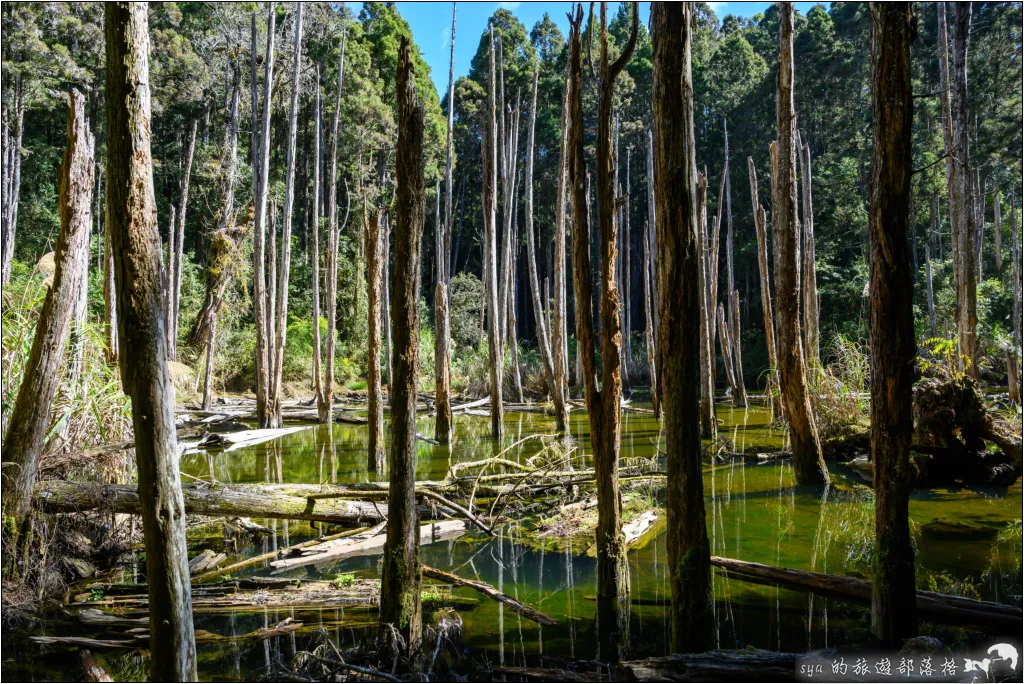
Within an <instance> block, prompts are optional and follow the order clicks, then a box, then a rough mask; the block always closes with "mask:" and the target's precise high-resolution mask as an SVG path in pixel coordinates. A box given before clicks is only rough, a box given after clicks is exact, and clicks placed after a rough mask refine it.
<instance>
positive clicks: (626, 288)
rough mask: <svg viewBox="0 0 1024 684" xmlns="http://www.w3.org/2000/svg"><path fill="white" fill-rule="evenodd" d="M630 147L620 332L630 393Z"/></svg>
mask: <svg viewBox="0 0 1024 684" xmlns="http://www.w3.org/2000/svg"><path fill="white" fill-rule="evenodd" d="M632 150H633V148H632V147H627V148H626V194H625V196H624V197H623V205H622V216H623V219H622V290H623V292H622V311H623V314H624V316H623V319H624V321H625V322H624V323H623V331H622V355H623V357H624V359H625V362H624V365H623V368H624V369H625V370H626V371H627V373H626V376H625V377H624V378H623V383H624V384H625V388H626V392H627V393H628V392H629V391H630V377H632V373H633V371H632V366H633V306H632V297H631V296H630V289H631V288H630V285H631V284H632V281H633V265H632V262H631V261H630V254H629V251H630V246H631V244H632V239H631V238H630V234H629V233H630V230H629V221H630V214H629V210H630V206H629V196H630V177H629V164H630V161H631V158H632V156H633V152H632Z"/></svg>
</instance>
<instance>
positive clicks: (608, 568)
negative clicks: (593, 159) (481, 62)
mask: <svg viewBox="0 0 1024 684" xmlns="http://www.w3.org/2000/svg"><path fill="white" fill-rule="evenodd" d="M632 10H633V21H632V29H631V31H630V37H629V39H628V41H627V42H626V45H625V46H624V47H623V50H622V53H621V54H620V55H619V57H618V58H617V59H616V60H615V61H614V62H610V60H609V54H608V29H607V24H606V14H607V7H606V5H604V4H602V5H601V20H600V26H598V25H595V24H594V21H593V13H591V17H590V26H589V29H588V30H589V31H590V32H593V31H597V30H600V38H599V46H600V61H599V64H600V67H599V74H598V84H597V86H598V115H597V188H596V194H597V202H598V211H599V213H600V243H599V246H600V253H601V263H600V266H601V268H600V273H601V301H600V303H601V318H602V319H603V325H602V330H601V386H600V388H599V387H598V385H597V363H596V359H595V355H594V326H593V311H592V306H591V304H590V302H591V297H592V291H591V283H590V277H591V274H590V246H589V236H590V217H589V211H588V205H587V199H588V198H587V190H588V187H587V185H588V184H587V182H586V165H585V161H584V153H583V128H584V123H583V102H582V89H583V85H582V78H583V62H582V42H583V41H582V32H581V29H582V26H581V25H582V22H583V8H582V6H580V7H579V9H578V11H577V13H576V15H575V16H574V17H573V19H572V21H571V27H570V40H569V44H570V60H571V81H572V85H571V95H570V108H569V111H570V125H569V149H570V163H569V174H570V175H569V177H570V181H571V185H572V197H573V262H574V263H573V266H574V271H575V273H574V280H575V291H576V337H577V340H578V341H579V347H580V352H579V353H580V354H581V356H582V360H583V376H584V377H583V380H582V383H581V384H582V385H583V389H584V396H585V399H586V403H587V412H588V414H589V419H590V430H591V440H592V441H591V443H592V444H593V446H594V467H595V470H596V474H597V477H596V481H597V502H598V503H597V509H598V522H597V549H598V552H597V554H598V556H597V558H598V560H597V631H598V657H599V658H600V659H602V660H605V661H608V662H614V661H617V660H618V659H619V658H620V657H621V656H622V651H623V648H624V647H625V641H626V635H625V633H624V632H625V629H626V628H628V625H627V624H624V623H623V622H622V620H623V611H622V601H623V600H625V599H624V597H626V596H628V594H629V575H628V566H627V565H626V563H625V544H624V541H623V538H622V510H621V499H620V492H619V466H618V460H619V438H620V434H619V429H620V426H619V411H620V408H619V402H620V398H621V394H622V381H621V376H620V369H621V364H622V361H621V356H620V340H621V334H622V331H621V329H620V325H619V306H620V302H619V292H618V287H617V285H616V282H615V261H616V259H615V249H616V243H617V231H618V226H617V221H616V217H615V193H614V185H613V182H614V178H613V170H612V163H613V159H612V149H611V144H612V128H611V126H612V116H611V114H612V102H613V99H614V92H615V78H616V77H617V76H618V74H619V73H620V72H621V71H622V69H623V68H624V67H625V65H626V63H627V62H628V61H629V59H630V57H631V56H632V54H633V49H634V47H635V46H636V35H637V25H638V19H637V14H638V7H637V3H633V4H632Z"/></svg>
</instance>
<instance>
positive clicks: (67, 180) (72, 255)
mask: <svg viewBox="0 0 1024 684" xmlns="http://www.w3.org/2000/svg"><path fill="white" fill-rule="evenodd" d="M68 105H69V106H68V140H67V146H66V147H65V148H64V158H63V160H62V161H61V165H60V170H59V174H58V184H59V193H60V233H59V234H58V236H57V247H56V250H55V253H54V262H55V269H54V273H53V284H52V285H51V286H50V291H49V292H47V293H46V301H45V302H44V304H43V309H42V311H41V312H40V314H39V320H38V322H37V323H36V334H35V337H34V338H33V339H32V351H31V352H30V354H29V358H28V362H27V363H26V364H25V373H24V375H23V380H22V383H21V387H20V388H19V389H18V398H17V399H16V400H15V403H14V410H13V411H12V412H11V415H10V418H9V420H8V423H7V425H8V428H7V435H6V436H5V437H4V475H3V478H2V479H3V499H4V513H5V516H9V517H11V518H13V529H14V531H15V537H16V539H17V540H18V542H17V543H16V544H15V547H18V546H21V545H23V544H27V543H28V542H30V541H31V540H30V539H28V525H27V523H28V517H29V511H30V509H31V504H32V488H33V486H34V485H35V483H36V473H37V468H38V464H39V456H40V455H41V454H42V451H43V442H44V439H45V437H46V429H47V428H48V427H49V425H50V405H51V403H52V402H53V395H54V393H55V392H56V391H57V381H58V376H59V370H60V362H61V357H62V356H63V354H64V346H65V344H66V342H67V339H68V332H69V331H70V330H71V323H72V318H73V316H74V312H75V308H76V306H77V304H78V300H79V291H80V289H81V286H82V284H83V282H84V279H85V277H86V273H88V269H89V237H90V231H91V227H92V186H93V173H94V165H93V136H92V133H90V132H89V127H88V126H87V125H86V121H85V98H84V97H83V95H82V94H81V93H80V92H78V91H77V90H72V91H71V93H70V97H69V103H68ZM6 524H7V523H6V522H5V525H6Z"/></svg>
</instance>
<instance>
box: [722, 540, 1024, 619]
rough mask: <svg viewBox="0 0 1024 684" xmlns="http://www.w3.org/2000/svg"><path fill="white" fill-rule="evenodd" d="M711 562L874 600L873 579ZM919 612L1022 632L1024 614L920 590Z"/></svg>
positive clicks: (739, 572) (742, 573) (735, 571)
mask: <svg viewBox="0 0 1024 684" xmlns="http://www.w3.org/2000/svg"><path fill="white" fill-rule="evenodd" d="M711 565H713V566H715V567H718V568H722V569H724V570H728V571H729V572H730V577H732V578H733V579H739V580H744V579H746V578H748V577H750V578H755V581H764V580H768V581H770V582H773V583H776V584H780V585H783V586H787V587H791V588H797V589H804V590H807V589H810V590H812V591H820V592H825V593H830V594H834V595H837V596H840V597H843V598H849V599H855V600H860V601H870V600H871V582H870V581H868V580H863V579H857V578H856V577H843V576H841V575H827V574H825V573H821V572H808V571H805V570H792V569H790V568H776V567H773V566H771V565H763V564H761V563H751V562H748V561H741V560H735V559H733V558H721V557H719V556H712V557H711ZM917 611H918V614H919V615H920V616H921V617H926V618H929V619H933V620H937V621H941V622H943V623H945V624H956V625H980V626H985V627H997V628H1005V629H1013V630H1016V631H1015V632H1013V633H1018V632H1020V631H1021V628H1022V626H1024V617H1022V612H1021V609H1020V608H1016V607H1014V606H1007V605H1004V604H1002V603H994V602H992V601H976V600H974V599H969V598H964V597H962V596H951V595H949V594H940V593H937V592H933V591H919V592H917Z"/></svg>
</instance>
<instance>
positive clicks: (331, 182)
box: [317, 30, 352, 424]
mask: <svg viewBox="0 0 1024 684" xmlns="http://www.w3.org/2000/svg"><path fill="white" fill-rule="evenodd" d="M347 44H348V31H347V30H345V31H343V32H342V34H341V54H340V55H339V56H338V87H337V91H336V92H335V94H334V119H333V120H332V122H331V166H330V171H329V172H328V174H327V189H326V190H325V192H326V194H327V198H326V199H327V254H326V255H324V271H325V277H324V289H325V290H326V292H325V293H324V296H325V306H326V308H327V345H326V349H325V354H324V355H325V357H326V358H325V359H324V377H323V380H322V381H321V384H322V386H323V394H322V396H321V397H320V398H319V399H318V401H317V416H318V417H319V420H320V422H321V423H323V424H330V423H331V421H332V419H333V415H334V357H335V348H336V346H337V340H338V332H337V328H338V248H339V244H338V243H339V235H340V233H341V227H340V226H339V224H338V127H339V124H340V122H341V93H342V91H343V90H344V85H345V48H346V46H347ZM351 206H352V197H351V195H350V194H349V192H348V185H347V184H346V186H345V219H344V220H343V221H342V222H341V225H347V224H348V217H349V210H350V209H351ZM318 325H319V324H318Z"/></svg>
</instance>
